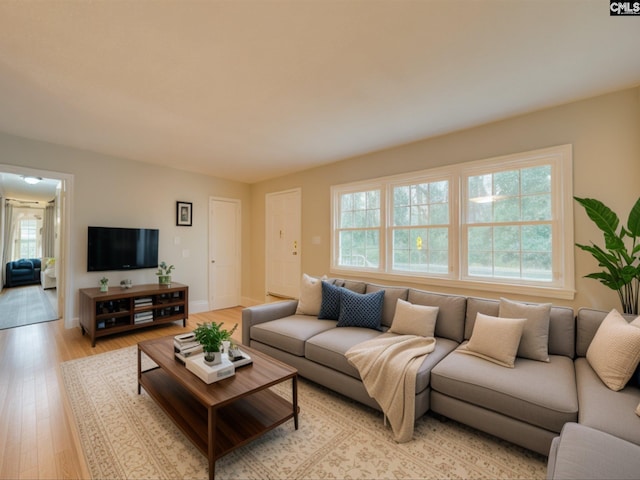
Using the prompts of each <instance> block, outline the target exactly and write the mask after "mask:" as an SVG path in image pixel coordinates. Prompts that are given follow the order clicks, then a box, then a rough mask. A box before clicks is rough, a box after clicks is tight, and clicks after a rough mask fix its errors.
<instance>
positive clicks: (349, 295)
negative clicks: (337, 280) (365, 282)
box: [337, 288, 384, 330]
mask: <svg viewBox="0 0 640 480" xmlns="http://www.w3.org/2000/svg"><path fill="white" fill-rule="evenodd" d="M383 302H384V290H379V291H377V292H373V293H365V294H362V293H355V292H352V291H350V290H347V289H346V288H343V289H341V290H340V316H339V317H338V325H337V326H338V327H364V328H373V329H374V330H380V323H381V321H382V303H383Z"/></svg>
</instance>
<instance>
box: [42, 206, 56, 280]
mask: <svg viewBox="0 0 640 480" xmlns="http://www.w3.org/2000/svg"><path fill="white" fill-rule="evenodd" d="M55 207H56V205H55V201H52V202H49V204H48V205H47V207H46V208H45V209H44V218H43V220H42V256H43V257H45V258H48V257H54V256H55V241H56V240H55V239H56V218H55V215H56V208H55ZM42 268H43V269H44V265H43V266H42Z"/></svg>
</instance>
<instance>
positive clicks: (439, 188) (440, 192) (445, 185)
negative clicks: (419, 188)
mask: <svg viewBox="0 0 640 480" xmlns="http://www.w3.org/2000/svg"><path fill="white" fill-rule="evenodd" d="M448 201H449V182H447V181H442V182H433V183H431V184H429V203H432V204H433V203H444V202H448Z"/></svg>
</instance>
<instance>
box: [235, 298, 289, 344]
mask: <svg viewBox="0 0 640 480" xmlns="http://www.w3.org/2000/svg"><path fill="white" fill-rule="evenodd" d="M296 308H298V300H285V301H282V302H274V303H264V304H262V305H256V306H255V307H247V308H245V309H244V310H242V344H243V345H247V346H249V342H250V340H251V335H250V332H251V327H252V326H254V325H257V324H259V323H264V322H269V321H271V320H276V319H278V318H284V317H288V316H290V315H294V314H295V313H296Z"/></svg>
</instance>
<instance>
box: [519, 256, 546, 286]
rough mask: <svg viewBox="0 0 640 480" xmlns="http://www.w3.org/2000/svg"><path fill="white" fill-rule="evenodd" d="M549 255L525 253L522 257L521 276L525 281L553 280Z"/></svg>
mask: <svg viewBox="0 0 640 480" xmlns="http://www.w3.org/2000/svg"><path fill="white" fill-rule="evenodd" d="M551 262H552V258H551V253H525V254H524V255H522V270H523V276H524V278H526V279H527V280H534V281H547V282H549V281H551V280H553V269H552V263H551Z"/></svg>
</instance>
